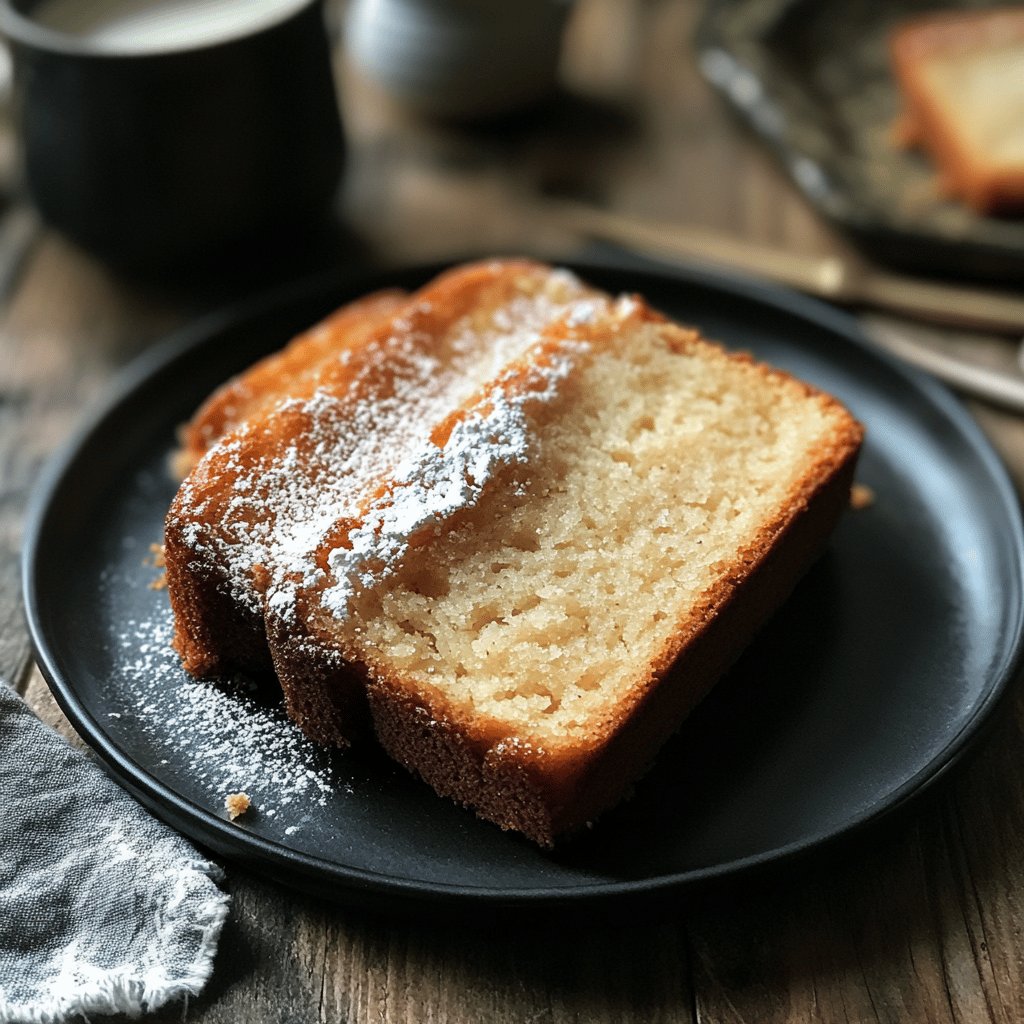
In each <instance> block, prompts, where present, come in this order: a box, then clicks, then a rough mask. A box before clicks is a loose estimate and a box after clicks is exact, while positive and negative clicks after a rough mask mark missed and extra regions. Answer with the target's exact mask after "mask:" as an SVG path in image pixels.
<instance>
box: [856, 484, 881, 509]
mask: <svg viewBox="0 0 1024 1024" xmlns="http://www.w3.org/2000/svg"><path fill="white" fill-rule="evenodd" d="M874 503H875V492H874V491H873V490H871V488H870V487H868V485H867V484H854V485H853V487H851V488H850V508H852V509H855V510H859V509H862V508H868V507H870V506H871V505H874Z"/></svg>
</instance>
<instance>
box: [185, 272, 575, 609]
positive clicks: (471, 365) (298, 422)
mask: <svg viewBox="0 0 1024 1024" xmlns="http://www.w3.org/2000/svg"><path fill="white" fill-rule="evenodd" d="M523 280H524V287H523V290H522V291H518V292H516V293H514V294H513V295H512V296H511V297H510V298H508V299H507V300H506V301H504V302H503V303H501V304H499V305H497V306H496V307H495V308H494V309H493V310H491V312H490V314H489V315H488V316H487V317H486V318H485V319H483V321H481V317H480V316H479V314H472V313H471V314H469V315H467V316H465V317H464V318H463V319H462V320H459V321H457V322H455V323H454V324H452V325H450V327H449V328H448V329H447V330H445V331H443V332H442V334H441V335H440V336H438V334H437V332H436V329H435V328H433V327H432V325H431V322H430V317H431V315H432V310H431V309H430V306H429V304H427V303H423V302H420V303H418V304H414V305H412V306H410V307H407V308H406V310H405V311H404V312H403V314H402V315H401V316H399V317H396V319H395V320H394V321H393V322H392V325H391V330H390V334H389V335H388V336H387V337H386V338H384V339H383V340H381V341H379V342H376V343H375V345H376V347H375V348H374V349H373V351H371V352H370V353H369V354H363V355H362V356H359V357H357V356H355V355H353V354H352V353H348V355H349V367H348V370H349V372H350V374H351V376H350V378H348V379H347V380H346V382H345V385H344V386H343V387H323V388H320V389H318V390H316V391H315V392H314V393H313V395H312V396H311V397H309V398H307V399H304V400H293V401H289V402H285V403H284V404H282V405H281V406H279V408H278V409H277V411H276V412H275V413H274V414H273V415H274V417H275V418H276V422H284V421H285V420H287V419H288V418H289V417H290V418H292V419H293V421H294V422H293V423H290V424H289V425H290V427H293V429H289V430H287V431H285V433H286V434H287V435H288V436H290V437H291V438H292V440H291V441H289V442H288V443H286V444H285V445H284V447H279V448H277V449H274V450H272V451H270V452H269V453H268V452H266V451H264V450H261V448H260V433H259V432H260V430H262V429H263V428H262V427H256V428H252V427H248V428H243V429H242V430H241V432H240V433H238V434H237V435H236V438H235V439H234V440H232V441H230V442H222V443H221V444H219V445H215V446H214V447H213V449H211V452H210V453H209V454H208V455H207V457H206V460H204V462H207V464H208V465H209V466H212V467H215V470H216V478H217V480H224V479H225V478H227V479H231V480H233V486H232V487H231V488H230V491H229V492H228V493H227V494H226V495H225V494H224V488H223V487H222V486H220V485H218V484H215V487H214V489H213V490H212V491H211V490H209V489H204V488H203V487H201V486H194V485H193V483H192V482H186V483H185V484H184V485H183V487H182V490H181V492H180V495H179V499H178V507H179V508H181V509H183V510H185V515H184V516H182V517H180V519H179V529H180V531H181V536H182V539H183V540H184V542H185V543H186V545H187V546H188V548H189V550H190V552H191V557H192V558H193V559H195V560H198V561H199V562H201V563H204V564H206V565H207V566H210V567H212V568H213V569H214V571H216V572H217V573H218V574H219V575H221V576H223V577H226V586H227V587H228V588H229V589H230V592H231V594H232V597H233V599H234V600H235V601H237V602H238V603H239V604H240V605H242V606H244V607H248V608H249V609H251V610H252V611H253V612H256V613H260V612H261V611H262V607H263V605H262V599H261V597H260V595H259V594H258V593H257V592H256V591H255V589H254V587H253V584H252V574H253V569H254V567H255V566H256V565H262V566H264V567H265V568H266V569H267V570H269V572H270V577H271V584H272V585H271V588H270V591H269V593H270V594H271V595H272V607H273V608H274V610H275V612H276V613H277V614H279V615H282V616H287V614H289V609H290V608H291V607H292V605H293V599H294V593H293V590H294V586H295V583H296V581H297V580H305V581H307V582H308V580H309V578H310V575H311V574H315V572H316V570H315V566H314V565H313V564H312V561H311V559H312V553H313V552H314V551H315V550H316V549H317V547H318V546H319V544H320V543H321V542H322V540H323V538H324V536H325V535H326V534H327V533H328V531H329V530H330V529H331V528H332V527H333V526H334V524H335V523H337V522H338V521H339V520H343V519H354V518H358V517H359V515H360V513H361V511H362V510H363V509H365V507H366V504H367V501H368V500H369V499H370V496H371V495H372V492H373V490H374V488H375V487H376V486H377V483H378V481H380V480H381V479H383V478H386V477H392V476H394V475H395V474H396V473H400V474H403V475H405V476H408V475H409V474H410V473H413V472H414V471H413V469H412V467H415V466H416V465H419V464H420V463H421V462H422V461H423V446H424V444H425V443H426V439H427V438H428V437H429V436H430V432H431V429H432V428H433V426H434V425H435V424H437V423H438V422H440V421H441V420H442V419H444V417H445V416H446V415H448V413H449V412H450V411H451V410H452V409H453V408H457V407H458V406H460V405H461V404H463V403H464V402H465V401H466V400H468V399H469V398H470V397H471V396H472V395H473V394H475V393H476V392H477V391H478V390H479V389H480V388H481V387H482V386H483V385H484V384H485V383H486V382H488V381H493V380H494V379H495V378H496V377H498V376H499V375H500V373H501V372H502V370H503V369H504V368H505V367H507V366H508V365H509V363H511V362H513V361H514V360H515V359H517V358H519V357H521V356H522V355H523V353H525V352H526V351H527V350H528V349H529V348H530V347H531V346H532V345H534V344H535V343H536V342H537V341H538V339H539V337H540V332H541V331H542V330H543V329H544V327H545V326H547V325H548V324H550V323H551V322H552V320H554V319H556V318H558V317H560V316H568V317H571V316H572V311H573V310H574V309H575V308H576V306H577V305H579V304H580V303H582V302H587V303H589V301H590V298H591V297H592V295H593V293H592V292H590V291H589V290H588V289H586V288H585V286H584V285H582V283H581V282H580V281H579V280H578V279H576V278H575V277H574V276H573V275H571V274H569V273H567V272H558V273H555V274H553V275H551V274H548V275H545V280H544V282H543V287H540V288H538V287H537V281H536V280H533V281H532V282H531V280H530V279H529V277H524V279H523ZM583 315H586V314H583ZM496 425H498V424H492V427H493V426H496ZM478 426H481V428H482V424H480V425H478ZM466 429H468V428H466ZM454 451H455V450H454V449H453V453H452V454H453V455H454ZM508 457H509V456H503V457H502V458H505V461H507V458H508ZM208 460H213V461H212V462H209V461H208ZM201 466H202V464H201ZM396 467H400V468H396ZM478 472H481V473H484V472H485V469H484V467H483V466H480V467H478ZM200 476H201V474H200ZM410 479H411V478H410ZM452 479H454V478H452ZM218 492H220V493H219V494H218ZM218 502H219V504H217V503H218ZM405 504H406V506H407V507H408V506H409V505H410V502H406V503H405Z"/></svg>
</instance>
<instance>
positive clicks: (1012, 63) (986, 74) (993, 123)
mask: <svg viewBox="0 0 1024 1024" xmlns="http://www.w3.org/2000/svg"><path fill="white" fill-rule="evenodd" d="M890 53H891V57H892V63H893V68H894V71H895V74H896V79H897V81H898V83H899V85H900V88H901V90H902V92H903V96H904V98H905V101H906V109H905V113H904V118H903V121H902V123H901V126H900V134H901V135H902V137H903V141H905V142H908V143H912V144H915V145H919V146H921V147H922V148H923V149H924V150H926V151H927V152H928V154H929V155H930V156H931V157H932V159H933V160H934V161H935V163H936V165H937V166H938V168H939V173H940V177H941V180H940V184H941V186H942V188H943V191H945V192H946V193H948V194H949V195H951V196H954V197H956V198H958V199H960V200H962V201H963V202H965V203H967V205H969V206H970V207H972V208H973V209H974V210H975V211H977V212H978V213H982V214H987V213H1011V212H1021V211H1022V210H1024V9H1022V8H995V9H991V10H981V11H946V12H942V13H938V14H931V15H924V16H920V17H916V18H912V19H911V20H909V21H906V22H904V23H902V24H900V25H899V26H898V27H897V28H896V30H895V31H894V32H893V33H892V35H891V37H890Z"/></svg>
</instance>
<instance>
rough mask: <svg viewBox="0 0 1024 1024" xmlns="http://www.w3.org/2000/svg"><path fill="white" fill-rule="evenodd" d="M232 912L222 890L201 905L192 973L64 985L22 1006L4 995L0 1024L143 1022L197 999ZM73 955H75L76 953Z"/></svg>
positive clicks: (194, 866) (171, 924) (171, 910)
mask: <svg viewBox="0 0 1024 1024" xmlns="http://www.w3.org/2000/svg"><path fill="white" fill-rule="evenodd" d="M185 868H186V869H191V870H193V871H196V872H198V873H200V874H203V875H206V876H207V877H208V878H209V879H210V880H211V881H213V882H216V883H219V882H222V881H223V879H224V872H223V871H222V870H221V869H220V868H219V867H218V866H217V865H216V864H214V863H213V862H212V861H203V860H193V861H190V862H188V863H187V864H186V865H185ZM183 878H184V872H183ZM184 895H185V892H184V890H183V891H182V892H181V894H180V897H181V898H179V899H178V900H177V901H175V902H172V904H171V905H170V907H168V909H167V912H166V914H165V916H164V917H163V919H162V920H161V921H160V924H159V934H160V935H165V934H166V935H170V934H173V931H174V928H175V927H176V925H177V920H176V917H175V913H176V911H177V908H178V906H179V905H180V903H181V901H182V899H183V898H184ZM230 907H231V896H230V895H229V894H228V893H226V892H224V890H222V889H217V890H216V891H215V893H214V894H213V895H211V896H210V898H209V899H207V900H205V901H204V902H203V903H201V904H200V905H199V907H198V908H197V909H198V913H197V914H196V916H195V921H194V925H193V927H195V928H196V929H198V930H201V932H202V934H201V936H200V939H199V948H198V950H197V952H196V955H195V958H194V959H193V960H192V963H191V964H190V965H189V967H188V969H187V970H186V971H183V972H181V973H180V974H179V976H177V977H175V978H174V979H173V980H172V979H168V978H167V975H166V973H165V972H164V971H162V970H159V969H155V970H150V971H147V972H145V973H144V974H143V975H142V976H141V977H139V976H138V975H136V974H134V973H130V972H128V973H124V974H117V973H115V972H107V973H106V976H105V977H104V979H103V980H102V982H97V985H96V987H95V988H93V989H91V990H89V991H81V990H79V991H74V992H70V991H67V990H63V991H62V989H63V988H64V987H63V986H60V987H59V988H58V989H56V990H55V991H54V992H53V993H52V994H51V998H50V1000H49V1001H48V1002H46V1003H39V1002H36V1003H32V1004H26V1003H22V1004H21V1005H14V1004H12V1003H8V1002H7V1001H6V1000H5V998H4V995H3V992H2V991H0V1024H63V1022H64V1021H66V1020H67V1019H68V1018H69V1017H72V1016H74V1015H76V1014H81V1015H88V1014H90V1013H98V1014H114V1013H120V1014H124V1015H125V1016H127V1017H139V1016H141V1015H142V1014H143V1013H150V1012H152V1011H153V1010H156V1009H159V1008H160V1007H161V1006H164V1005H166V1004H167V1003H170V1002H173V1001H174V1000H175V999H178V998H179V997H184V996H194V995H198V994H199V993H200V992H201V991H202V989H203V987H204V986H205V984H206V982H207V981H208V980H209V978H210V975H211V974H212V973H213V964H214V960H215V958H216V955H217V945H218V941H219V939H220V933H221V930H222V929H223V927H224V922H225V921H226V920H227V917H228V911H229V910H230ZM70 952H71V955H72V956H73V955H74V954H73V951H70Z"/></svg>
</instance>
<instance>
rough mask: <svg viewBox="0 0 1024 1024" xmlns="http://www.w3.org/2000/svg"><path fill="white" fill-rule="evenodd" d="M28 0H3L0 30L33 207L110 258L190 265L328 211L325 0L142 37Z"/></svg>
mask: <svg viewBox="0 0 1024 1024" xmlns="http://www.w3.org/2000/svg"><path fill="white" fill-rule="evenodd" d="M83 2H87V0H83ZM240 2H242V3H248V2H251V0H240ZM37 6H39V3H38V0H0V30H2V32H3V34H4V35H5V36H6V37H7V39H8V40H9V42H10V45H11V49H12V52H13V56H14V75H15V77H14V103H15V116H16V123H17V124H18V127H19V131H20V138H21V144H22V156H23V165H24V181H25V186H26V188H27V190H28V193H29V196H30V198H31V200H32V202H33V203H34V205H35V206H36V207H37V209H38V210H39V212H40V213H41V215H42V216H43V218H44V220H45V221H47V222H48V223H50V224H51V225H53V226H54V227H55V228H57V229H58V230H60V231H61V232H63V233H64V234H66V235H67V236H68V237H69V238H71V239H72V240H74V241H75V242H77V243H78V244H79V245H81V246H82V247H83V248H85V249H87V250H89V251H90V252H92V253H94V254H96V255H97V256H99V257H100V258H102V259H103V260H105V261H107V262H108V263H111V264H113V265H115V266H119V267H122V268H125V269H127V270H129V271H132V272H136V273H141V274H151V273H154V272H156V273H165V272H166V273H170V274H179V273H185V274H186V275H187V274H188V273H189V272H200V273H206V272H208V270H209V268H213V267H215V266H217V264H218V263H222V262H223V261H225V260H232V259H235V258H244V256H245V255H246V254H248V255H249V256H251V255H252V254H253V253H254V252H264V251H267V250H269V249H270V248H272V246H273V244H274V240H275V239H278V238H289V239H293V238H300V237H301V236H302V233H303V232H304V231H306V230H316V229H318V228H320V227H322V226H323V224H324V221H325V220H326V219H329V218H330V216H331V213H330V211H331V207H332V203H333V200H334V198H335V192H336V189H337V185H338V180H339V175H340V172H341V167H342V159H343V142H342V131H341V120H340V116H339V111H338V105H337V96H336V93H335V86H334V79H333V75H332V71H331V62H330V45H329V40H328V35H327V30H326V26H325V17H324V8H323V0H296V2H295V3H292V4H288V5H286V6H283V7H282V10H281V12H280V17H277V18H272V19H271V20H270V22H269V23H266V22H263V23H256V24H254V25H253V26H251V28H250V30H243V31H242V32H241V33H236V34H233V35H229V36H228V37H227V38H212V39H210V40H209V41H205V42H204V41H200V42H198V43H193V44H191V45H177V46H176V45H173V44H171V45H167V46H166V47H165V48H160V47H155V48H148V47H147V48H145V49H142V50H140V49H138V48H133V49H130V50H129V49H123V50H119V49H118V48H117V47H116V46H112V45H101V44H99V43H97V41H96V40H95V39H94V38H90V37H89V36H76V35H74V34H70V33H66V32H61V31H58V30H53V29H50V28H47V27H46V26H45V25H44V24H42V23H41V22H40V21H37V20H34V19H33V17H32V12H33V9H34V8H36V7H37ZM197 6H198V5H197ZM253 9H254V10H255V9H256V5H253ZM264 10H265V9H264Z"/></svg>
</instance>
